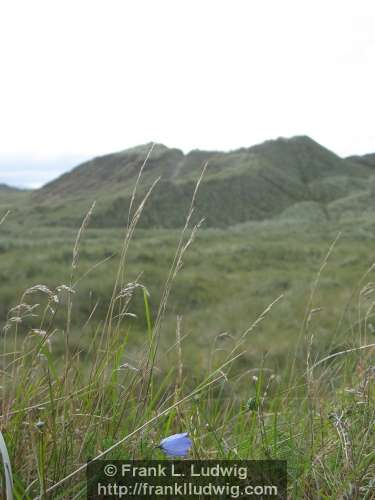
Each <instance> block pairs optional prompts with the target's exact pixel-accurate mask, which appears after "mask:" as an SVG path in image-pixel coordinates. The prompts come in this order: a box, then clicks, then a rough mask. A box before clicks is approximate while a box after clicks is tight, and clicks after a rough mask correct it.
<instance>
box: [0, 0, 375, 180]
mask: <svg viewBox="0 0 375 500" xmlns="http://www.w3.org/2000/svg"><path fill="white" fill-rule="evenodd" d="M374 26H375V2H374V1H373V0H368V1H367V0H314V1H308V0H305V1H303V0H106V1H103V0H99V1H97V0H87V1H86V0H72V1H71V0H63V1H53V0H33V1H30V0H24V1H20V0H0V67H1V75H0V183H1V182H7V183H10V184H15V185H28V186H38V185H41V184H42V183H44V182H46V181H47V180H49V179H51V178H53V177H55V176H56V175H58V174H59V173H61V172H62V171H64V170H67V169H69V168H71V167H72V166H73V165H75V164H77V163H78V162H80V161H82V160H83V159H86V158H89V157H92V156H96V155H100V154H104V153H109V152H113V151H116V150H121V149H125V148H127V147H130V146H134V145H136V144H141V143H145V142H149V141H157V142H162V143H164V144H166V145H168V146H174V147H180V148H181V149H183V150H185V151H188V150H190V149H193V148H201V149H203V148H205V149H222V150H227V149H233V148H237V147H240V146H250V145H252V144H255V143H257V142H261V141H263V140H265V139H268V138H274V137H279V136H291V135H295V134H307V135H310V136H312V137H313V138H314V139H316V140H317V141H319V142H321V143H322V144H324V145H325V146H327V147H329V148H330V149H332V150H334V151H335V152H337V153H339V154H340V155H348V154H353V153H365V152H373V151H375V127H374V124H373V119H374V116H375V104H374V88H375V81H374V80H375V66H374V64H375V29H374Z"/></svg>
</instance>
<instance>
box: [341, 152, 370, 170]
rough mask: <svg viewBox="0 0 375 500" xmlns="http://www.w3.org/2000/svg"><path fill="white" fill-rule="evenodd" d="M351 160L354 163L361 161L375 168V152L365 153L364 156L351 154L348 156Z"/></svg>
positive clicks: (362, 163)
mask: <svg viewBox="0 0 375 500" xmlns="http://www.w3.org/2000/svg"><path fill="white" fill-rule="evenodd" d="M347 159H348V160H349V161H352V162H354V163H360V164H361V165H365V166H367V167H372V168H375V153H371V154H367V155H363V156H349V157H348V158H347Z"/></svg>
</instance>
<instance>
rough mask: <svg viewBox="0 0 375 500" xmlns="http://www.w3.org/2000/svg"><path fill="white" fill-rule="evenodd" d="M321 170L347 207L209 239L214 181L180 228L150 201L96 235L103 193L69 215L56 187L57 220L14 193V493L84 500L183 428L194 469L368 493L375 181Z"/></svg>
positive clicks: (9, 359) (5, 381)
mask: <svg viewBox="0 0 375 500" xmlns="http://www.w3.org/2000/svg"><path fill="white" fill-rule="evenodd" d="M287 144H289V143H287ZM314 147H315V146H314ZM288 148H289V146H288ZM314 150H315V149H314ZM253 153H254V154H256V153H257V152H256V151H255V152H253ZM174 154H175V155H178V153H176V152H175V153H174ZM322 154H323V153H322ZM331 158H333V157H331ZM201 159H202V158H200V160H201ZM306 161H307V160H306ZM332 161H333V159H332ZM341 161H342V162H344V160H340V162H341ZM307 164H308V162H307ZM307 164H306V169H305V170H301V169H300V170H299V174H301V172H302V171H303V172H304V174H303V183H304V185H306V186H308V189H309V192H313V186H315V187H316V184H317V183H318V187H317V189H318V191H319V193H321V192H322V191H321V189H320V187H319V186H320V184H319V183H321V182H323V184H324V189H325V192H326V191H327V192H329V193H331V192H340V193H341V194H342V196H341V197H339V196H336V195H334V196H333V195H332V196H331V195H330V196H329V197H328V195H327V198H326V199H325V201H324V202H322V201H321V200H316V198H314V197H313V196H311V197H302V199H301V200H297V201H296V203H293V204H290V206H287V207H285V210H284V207H283V206H279V208H278V210H276V212H275V213H274V215H273V217H272V220H270V219H268V220H260V221H249V220H247V221H246V222H241V219H240V220H237V219H236V221H235V222H236V223H235V224H233V222H234V221H233V219H231V224H230V227H227V228H220V227H210V224H209V223H207V221H206V222H203V223H202V224H201V225H198V226H199V227H198V226H197V221H198V220H199V217H198V216H197V217H195V214H196V212H199V215H201V214H202V212H204V206H205V205H204V203H207V204H209V203H213V202H212V200H211V201H210V202H208V201H207V202H202V204H201V205H200V206H199V207H197V208H196V210H193V207H195V205H198V203H199V200H203V199H204V197H205V196H208V195H209V193H210V191H209V188H208V184H204V182H205V180H202V181H201V185H200V186H199V190H198V191H197V194H196V196H195V198H194V200H193V202H192V201H191V199H190V201H189V202H188V203H187V210H185V211H183V210H182V213H181V214H180V213H179V214H178V216H177V215H176V213H177V211H178V210H179V209H180V208H181V206H180V205H178V204H177V205H176V204H175V205H174V206H173V213H172V214H171V218H174V217H177V218H178V219H179V218H182V217H183V218H184V220H185V221H186V226H185V227H183V228H179V229H172V228H168V227H167V228H165V227H164V228H160V227H159V228H153V229H144V228H142V227H141V225H140V222H141V221H142V217H143V216H146V217H147V209H148V210H150V208H149V207H150V206H152V205H151V203H152V199H153V196H154V192H151V193H150V196H149V198H148V199H147V200H145V206H143V202H142V201H139V200H141V196H135V197H134V202H133V204H132V207H131V210H130V214H129V217H128V215H127V212H126V209H127V208H128V207H127V206H126V203H125V206H124V207H122V209H121V211H120V212H119V213H121V217H120V216H119V220H120V218H121V219H122V220H123V225H122V227H113V226H117V225H118V223H117V222H116V223H115V224H113V226H111V225H110V224H108V227H99V226H100V224H98V220H99V219H98V218H97V219H96V218H95V217H96V215H95V214H96V211H97V210H98V211H99V215H98V216H97V217H100V213H101V206H100V200H101V197H100V196H99V197H98V202H97V205H96V206H95V207H94V208H93V210H92V211H90V212H89V213H88V214H87V215H86V217H85V212H83V211H82V212H81V213H80V214H79V215H78V212H77V211H78V207H79V206H80V203H82V206H83V205H84V204H86V205H87V204H88V201H89V198H90V196H91V193H90V195H88V196H87V197H86V196H85V197H82V200H81V202H78V201H77V202H76V204H75V203H73V202H70V201H69V197H68V196H67V198H66V201H64V199H65V198H62V199H61V200H60V201H59V202H58V203H57V204H55V201H53V202H52V201H47V200H48V198H49V195H48V196H47V194H48V192H47V191H48V189H50V188H48V186H47V188H48V189H47V188H46V190H47V191H45V192H44V194H45V205H44V208H43V204H40V205H38V204H37V205H35V203H36V202H35V200H36V196H37V194H36V193H33V194H31V195H30V193H22V192H21V193H16V196H17V198H12V199H10V198H7V199H6V198H1V202H0V208H1V210H2V213H1V214H0V220H1V221H2V224H1V226H0V262H1V265H0V318H1V323H2V327H3V330H2V343H3V347H2V356H1V366H0V368H1V377H2V381H1V384H0V385H1V390H2V397H1V403H2V404H1V432H2V434H3V436H4V440H5V443H6V446H7V449H8V452H9V458H10V462H11V465H12V471H13V480H14V488H15V497H16V498H35V497H37V496H40V497H42V498H85V494H86V493H85V474H84V470H85V464H86V461H87V459H88V458H90V459H93V458H95V457H99V456H102V457H105V458H114V459H115V458H151V457H152V458H164V455H163V453H162V451H160V450H159V449H157V448H155V445H157V444H159V442H160V440H161V439H162V438H165V437H166V436H168V435H171V434H174V433H178V432H184V431H186V432H189V435H190V437H191V439H192V441H193V447H192V451H191V453H190V457H192V458H198V459H203V458H229V459H285V460H287V461H288V491H289V497H290V498H292V499H299V498H308V499H310V498H311V499H315V498H322V499H325V498H326V499H331V498H332V499H336V498H348V499H349V498H358V499H366V498H367V499H370V498H372V496H373V488H374V480H373V478H374V472H375V470H374V465H373V464H374V462H375V460H374V458H375V457H374V444H375V443H374V437H373V425H374V414H375V407H374V356H373V354H374V344H375V338H374V331H375V325H374V314H373V307H374V304H375V301H374V294H375V286H374V284H373V282H374V276H373V274H374V263H375V253H374V244H373V242H374V236H375V226H374V219H373V216H372V210H371V204H370V198H369V201H368V202H366V201H363V200H362V199H361V195H363V196H367V195H369V193H370V189H371V183H370V182H369V179H371V175H369V174H368V171H361V172H360V173H359V175H358V176H357V175H356V176H355V181H354V179H353V182H352V183H351V182H350V181H351V179H349V180H348V177H347V176H349V177H350V176H351V175H352V174H351V172H352V170H351V169H352V168H353V169H355V168H357V165H358V164H357V163H355V166H354V164H353V165H352V166H350V167H348V166H346V164H345V167H343V168H344V169H348V170H349V171H350V172H349V173H345V175H343V176H342V175H339V178H336V177H330V179H329V181H328V180H327V183H325V182H324V178H325V175H324V173H322V175H321V176H314V179H313V180H311V182H310V180H308V179H307V178H306V177H305V176H306V175H308V168H307ZM340 164H341V163H340ZM275 165H276V159H275V161H273V167H272V168H276V166H275ZM312 165H315V167H316V168H317V169H318V163H314V164H312V163H310V166H312ZM315 167H314V168H315ZM332 168H333V167H332ZM338 168H341V167H338ZM358 168H361V167H358ZM365 168H367V167H365ZM368 168H370V167H368ZM280 169H282V166H281V165H280ZM299 174H298V175H297V172H294V174H293V176H294V178H295V179H296V181H295V182H302V181H301V179H300V177H299ZM207 175H209V174H207ZM220 175H223V174H218V175H217V176H215V179H216V180H212V182H218V183H219V181H218V180H217V179H219V178H220ZM283 175H284V174H283ZM301 175H302V174H301ZM204 179H205V178H204ZM335 179H336V180H337V182H335ZM206 182H208V180H207V181H206ZM224 185H225V183H224V184H223V186H224ZM141 186H142V184H141ZM163 186H164V188H165V187H166V185H165V184H163ZM212 186H213V184H211V187H212ZM283 186H285V185H284V184H283ZM155 189H156V188H155ZM204 189H207V190H208V191H207V193H205V192H204ZM335 190H336V191H335ZM284 191H285V190H284ZM357 191H358V194H357ZM141 192H142V188H141ZM129 193H130V199H132V196H131V193H132V191H129ZM215 193H217V194H215V196H217V200H216V201H215V203H217V206H220V207H222V205H221V202H220V200H222V197H221V194H220V191H217V192H215ZM348 193H349V194H348ZM366 193H367V194H366ZM96 194H97V195H98V194H100V193H96ZM167 194H168V193H167ZM167 194H165V196H167ZM211 194H212V192H211ZM284 194H285V193H284ZM284 194H283V196H284ZM30 196H31V197H32V200H33V201H31V198H30ZM111 196H112V195H111ZM157 196H158V195H157V193H156V197H157ZM159 196H160V194H159ZM168 196H169V194H168ZM215 196H214V198H215ZM285 196H287V195H286V194H285ZM288 196H289V195H288ZM350 197H354V198H355V199H356V200H357V198H358V197H359V198H360V201H358V204H359V206H360V208H357V207H358V205H356V204H354V203H351V202H350V203H349V201H348V200H350ZM271 198H272V199H274V198H273V197H271ZM111 199H112V198H111ZM232 199H233V196H232ZM15 200H16V201H15ZM327 200H328V201H327ZM330 200H331V201H330ZM332 200H333V201H332ZM340 200H341V202H342V203H343V205H341V206H340V205H336V207H337V213H338V215H337V216H336V217H331V216H328V217H327V213H328V214H329V213H331V212H330V211H331V209H332V206H334V204H335V203H336V204H337V203H339V202H340ZM343 200H346V201H343ZM38 203H39V202H38ZM59 203H60V204H62V205H61V206H60V205H59ZM233 203H235V201H234V202H233ZM241 203H243V202H241ZM361 203H362V205H361ZM128 205H129V203H128ZM239 205H241V204H239ZM38 206H39V208H37V207H38ZM207 206H208V205H207ZM212 206H214V203H213V204H212ZM73 207H74V210H73ZM147 207H148V208H147ZM189 207H190V209H189ZM345 207H348V209H347V210H346V209H345ZM222 208H228V210H227V211H228V212H231V211H230V208H229V207H226V206H224V207H222ZM349 208H351V209H350V210H349ZM8 209H10V210H11V212H10V214H9V215H8V216H7V217H6V218H3V217H2V214H4V215H5V214H6V212H7V210H8ZM60 210H62V211H63V212H64V213H65V214H68V212H69V210H70V211H71V212H72V213H73V212H74V217H73V218H70V216H68V215H67V219H66V220H68V219H69V224H68V225H65V226H64V224H63V223H62V221H60V222H58V221H59V216H60V215H61V214H62V213H63V212H60ZM223 211H225V210H223ZM164 213H165V214H167V213H168V212H164ZM233 213H234V212H231V214H233ZM230 217H232V215H230ZM78 218H80V219H81V223H77V225H76V227H73V226H74V224H73V222H74V220H75V219H78ZM262 218H263V217H262ZM82 220H83V222H82ZM103 225H104V226H106V225H105V224H103ZM218 225H219V226H220V224H218Z"/></svg>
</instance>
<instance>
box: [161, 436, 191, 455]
mask: <svg viewBox="0 0 375 500" xmlns="http://www.w3.org/2000/svg"><path fill="white" fill-rule="evenodd" d="M191 445H192V442H191V439H190V438H188V433H187V432H183V433H182V434H173V436H169V437H167V438H164V439H162V440H161V441H160V448H161V449H162V450H163V451H164V453H166V454H167V455H169V456H170V457H185V456H186V455H187V454H188V452H189V450H190V448H191Z"/></svg>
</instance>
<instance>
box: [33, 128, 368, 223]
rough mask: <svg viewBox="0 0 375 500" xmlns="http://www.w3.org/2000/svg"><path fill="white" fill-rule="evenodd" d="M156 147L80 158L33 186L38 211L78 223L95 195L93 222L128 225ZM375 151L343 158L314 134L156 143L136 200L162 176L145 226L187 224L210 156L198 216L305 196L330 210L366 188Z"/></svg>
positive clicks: (248, 210) (241, 216) (277, 211)
mask: <svg viewBox="0 0 375 500" xmlns="http://www.w3.org/2000/svg"><path fill="white" fill-rule="evenodd" d="M150 149H151V144H146V145H143V146H138V147H135V148H132V149H127V150H125V151H121V152H118V153H114V154H110V155H106V156H102V157H99V158H94V159H93V160H91V161H88V162H86V163H83V164H81V165H79V166H77V167H76V168H74V169H73V170H72V171H71V172H68V173H66V174H64V175H62V176H61V177H59V178H57V179H56V180H54V181H53V182H50V183H48V184H47V185H45V186H44V187H43V188H41V189H39V190H36V191H34V192H33V194H32V200H33V206H34V211H35V212H36V213H38V214H39V215H40V216H48V219H49V221H50V222H51V223H55V222H56V221H59V222H60V223H63V224H67V225H71V224H74V225H76V224H77V222H78V221H79V220H81V218H82V215H83V214H84V213H85V211H86V210H87V207H88V206H89V204H90V203H91V202H92V201H93V200H96V201H97V207H96V210H95V215H94V218H93V224H94V225H96V226H100V227H114V226H119V225H123V224H124V222H125V221H126V219H127V211H128V207H129V203H130V198H131V193H132V190H133V187H134V184H135V182H136V179H137V177H138V174H139V171H140V168H141V167H142V164H143V163H144V162H145V159H146V156H147V154H148V153H149V152H150ZM368 156H369V157H371V158H370V159H368V158H367V157H354V158H353V157H352V158H347V159H343V158H340V157H339V156H337V155H336V154H334V153H333V152H331V151H329V150H328V149H326V148H324V147H323V146H321V145H320V144H318V143H317V142H315V141H314V140H312V139H311V138H309V137H307V136H297V137H292V138H290V139H285V138H279V139H276V140H271V141H266V142H264V143H262V144H259V145H256V146H252V147H249V148H241V149H238V150H235V151H230V152H226V153H225V152H220V151H200V150H194V151H191V152H190V153H188V154H184V153H183V152H182V151H181V150H179V149H171V148H168V147H166V146H164V145H162V144H156V145H155V146H154V148H153V150H152V153H151V154H150V157H149V159H148V161H147V163H146V165H145V169H144V174H143V176H142V180H141V183H140V185H139V191H138V197H137V201H139V200H140V199H141V198H142V196H144V194H145V193H146V191H147V189H148V188H149V187H150V186H151V184H152V183H153V182H154V181H155V180H156V179H157V178H158V177H160V181H159V183H158V184H157V186H156V187H155V189H154V192H153V193H152V196H151V198H150V199H149V201H148V203H147V205H146V208H145V210H144V213H143V216H142V220H141V226H143V227H179V226H181V225H183V223H184V220H185V216H186V211H187V209H188V206H189V203H190V200H191V197H192V194H193V191H194V186H195V182H196V179H197V178H198V176H199V174H200V172H201V170H202V166H203V164H204V163H205V162H208V168H207V172H206V174H205V177H204V179H203V182H202V184H201V188H200V190H199V194H198V197H197V203H196V205H197V214H196V219H198V218H199V217H205V218H206V222H205V225H206V227H226V226H230V225H233V224H238V223H241V222H246V221H251V220H264V219H268V218H273V217H279V216H280V215H281V214H283V213H284V212H285V214H286V216H288V217H289V216H290V214H292V213H298V210H299V209H298V206H299V204H300V203H302V204H303V205H301V209H302V210H306V207H307V206H308V207H311V206H312V205H311V203H312V204H313V206H315V205H314V204H316V205H317V206H318V207H319V213H320V212H321V213H323V214H324V215H325V216H326V217H330V205H331V204H332V203H335V202H337V201H338V200H342V199H346V198H347V197H350V196H352V195H353V194H354V195H355V194H357V193H359V192H361V193H362V194H363V193H365V192H367V191H366V189H368V185H369V179H370V177H371V176H372V175H373V174H374V173H375V171H374V169H373V163H372V160H373V156H375V155H368ZM359 158H360V159H359ZM306 202H307V205H306ZM309 203H310V205H309ZM291 207H296V208H295V209H293V210H291ZM309 210H310V209H309ZM309 210H308V211H307V212H309Z"/></svg>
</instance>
